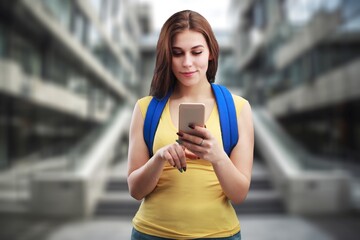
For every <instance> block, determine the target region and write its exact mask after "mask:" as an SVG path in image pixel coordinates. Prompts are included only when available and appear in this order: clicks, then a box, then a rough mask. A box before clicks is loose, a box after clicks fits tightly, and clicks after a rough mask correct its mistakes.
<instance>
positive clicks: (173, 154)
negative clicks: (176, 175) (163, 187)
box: [168, 148, 182, 171]
mask: <svg viewBox="0 0 360 240" xmlns="http://www.w3.org/2000/svg"><path fill="white" fill-rule="evenodd" d="M168 151H169V153H170V155H171V157H172V159H173V161H174V165H175V166H176V168H177V169H179V171H180V169H181V170H182V166H181V162H180V159H179V157H178V154H177V152H176V150H175V149H173V148H170V149H169V150H168Z"/></svg>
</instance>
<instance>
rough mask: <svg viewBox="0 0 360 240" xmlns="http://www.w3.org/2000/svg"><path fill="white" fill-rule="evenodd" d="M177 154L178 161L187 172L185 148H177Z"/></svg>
mask: <svg viewBox="0 0 360 240" xmlns="http://www.w3.org/2000/svg"><path fill="white" fill-rule="evenodd" d="M176 153H177V155H178V159H179V161H180V165H181V168H182V169H183V170H184V171H186V156H185V147H183V146H178V147H177V148H176Z"/></svg>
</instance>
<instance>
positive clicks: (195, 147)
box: [182, 138, 205, 156]
mask: <svg viewBox="0 0 360 240" xmlns="http://www.w3.org/2000/svg"><path fill="white" fill-rule="evenodd" d="M198 139H200V138H198ZM201 140H202V139H201ZM199 141H200V140H197V142H199ZM182 145H183V146H184V147H185V148H186V149H187V150H189V151H190V152H192V153H194V154H195V155H197V156H198V155H199V154H201V153H203V152H204V151H205V149H204V147H205V140H204V142H203V143H202V145H201V146H199V144H198V143H193V142H189V141H185V140H184V141H182Z"/></svg>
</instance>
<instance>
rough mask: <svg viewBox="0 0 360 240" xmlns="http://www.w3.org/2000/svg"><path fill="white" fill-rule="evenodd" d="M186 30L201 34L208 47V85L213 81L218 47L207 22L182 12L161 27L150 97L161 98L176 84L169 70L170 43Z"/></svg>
mask: <svg viewBox="0 0 360 240" xmlns="http://www.w3.org/2000/svg"><path fill="white" fill-rule="evenodd" d="M186 29H189V30H193V31H196V32H199V33H201V34H202V35H203V36H204V38H205V40H206V43H207V45H208V48H209V51H210V57H211V60H209V66H208V69H207V71H206V77H207V79H208V81H209V82H210V83H213V82H214V81H215V75H216V71H217V67H218V58H219V45H218V43H217V40H216V38H215V35H214V33H213V31H212V29H211V26H210V24H209V23H208V21H207V20H206V19H205V18H204V17H203V16H202V15H200V14H199V13H197V12H194V11H191V10H184V11H180V12H177V13H175V14H173V15H172V16H171V17H170V18H169V19H168V20H167V21H166V22H165V23H164V25H163V26H162V28H161V31H160V36H159V40H158V42H157V46H156V64H155V70H154V76H153V79H152V82H151V86H150V95H152V96H154V97H157V98H162V97H164V96H165V95H166V94H167V93H168V92H169V91H170V89H171V88H172V87H173V86H174V85H175V83H176V77H175V75H174V74H173V72H172V70H171V64H172V41H173V39H174V37H175V35H176V34H177V33H179V32H181V31H184V30H186Z"/></svg>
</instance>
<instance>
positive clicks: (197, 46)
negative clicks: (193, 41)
mask: <svg viewBox="0 0 360 240" xmlns="http://www.w3.org/2000/svg"><path fill="white" fill-rule="evenodd" d="M199 47H202V48H203V47H204V46H203V45H201V44H200V45H196V46H193V47H192V48H191V49H195V48H199ZM172 49H182V48H181V47H176V46H175V47H172Z"/></svg>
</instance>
